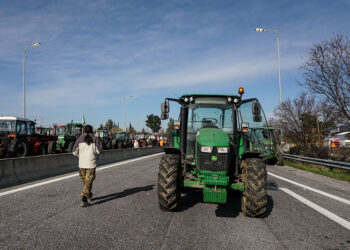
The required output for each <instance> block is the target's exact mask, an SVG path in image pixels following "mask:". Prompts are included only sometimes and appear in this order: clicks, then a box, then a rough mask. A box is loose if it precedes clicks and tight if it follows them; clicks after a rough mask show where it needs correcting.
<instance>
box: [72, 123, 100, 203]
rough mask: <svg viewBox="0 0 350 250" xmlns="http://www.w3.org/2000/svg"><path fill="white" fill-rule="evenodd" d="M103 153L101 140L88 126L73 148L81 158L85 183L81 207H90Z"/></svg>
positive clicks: (81, 174)
mask: <svg viewBox="0 0 350 250" xmlns="http://www.w3.org/2000/svg"><path fill="white" fill-rule="evenodd" d="M101 152H102V143H101V141H100V139H99V138H96V137H95V136H94V135H93V129H92V127H91V126H90V125H86V126H85V130H84V134H82V135H81V136H80V137H79V138H78V139H77V140H76V142H75V144H74V147H73V155H75V156H77V157H79V176H80V179H81V180H82V181H83V190H82V192H81V196H82V198H81V204H80V206H81V207H87V206H89V205H90V203H89V201H91V199H92V193H91V189H92V183H93V181H94V179H95V177H96V167H97V158H98V155H99V154H100V153H101Z"/></svg>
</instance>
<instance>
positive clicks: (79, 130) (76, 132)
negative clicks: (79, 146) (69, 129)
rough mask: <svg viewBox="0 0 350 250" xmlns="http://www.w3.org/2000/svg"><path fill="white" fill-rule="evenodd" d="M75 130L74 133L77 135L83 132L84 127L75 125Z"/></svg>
mask: <svg viewBox="0 0 350 250" xmlns="http://www.w3.org/2000/svg"><path fill="white" fill-rule="evenodd" d="M73 129H74V131H73V133H74V134H75V135H78V134H81V131H82V128H81V127H73Z"/></svg>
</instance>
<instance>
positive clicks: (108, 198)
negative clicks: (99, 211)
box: [91, 185, 154, 206]
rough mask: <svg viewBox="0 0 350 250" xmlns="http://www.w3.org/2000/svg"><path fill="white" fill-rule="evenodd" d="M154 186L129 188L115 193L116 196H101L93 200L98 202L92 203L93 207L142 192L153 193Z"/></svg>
mask: <svg viewBox="0 0 350 250" xmlns="http://www.w3.org/2000/svg"><path fill="white" fill-rule="evenodd" d="M153 187H154V185H148V186H144V187H136V188H129V189H125V190H124V191H123V192H118V193H114V194H108V195H105V196H99V197H96V198H93V199H92V201H97V202H94V203H92V204H91V205H92V206H93V205H98V204H102V203H105V202H107V201H111V200H115V199H119V198H123V197H126V196H129V195H132V194H135V193H138V192H142V191H151V190H152V189H153Z"/></svg>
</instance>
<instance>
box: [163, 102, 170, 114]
mask: <svg viewBox="0 0 350 250" xmlns="http://www.w3.org/2000/svg"><path fill="white" fill-rule="evenodd" d="M161 110H162V113H169V111H170V107H169V102H162V104H161Z"/></svg>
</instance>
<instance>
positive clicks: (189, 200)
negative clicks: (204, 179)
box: [180, 188, 203, 211]
mask: <svg viewBox="0 0 350 250" xmlns="http://www.w3.org/2000/svg"><path fill="white" fill-rule="evenodd" d="M183 193H184V195H183V196H182V197H181V209H180V211H185V210H187V209H189V208H191V207H193V206H195V205H196V204H198V203H200V202H203V191H202V190H201V189H200V190H198V189H190V188H185V189H184V190H183Z"/></svg>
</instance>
